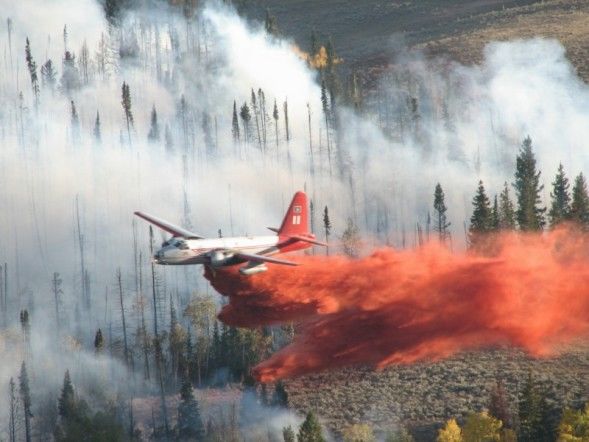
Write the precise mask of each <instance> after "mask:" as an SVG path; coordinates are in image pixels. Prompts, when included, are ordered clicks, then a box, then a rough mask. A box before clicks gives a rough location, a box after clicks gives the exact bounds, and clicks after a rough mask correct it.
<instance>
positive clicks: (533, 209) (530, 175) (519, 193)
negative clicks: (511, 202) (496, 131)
mask: <svg viewBox="0 0 589 442" xmlns="http://www.w3.org/2000/svg"><path fill="white" fill-rule="evenodd" d="M540 173H541V172H540V171H539V170H536V157H535V156H534V152H533V151H532V139H531V138H530V137H526V139H524V141H523V143H522V147H521V149H520V153H519V155H518V156H517V159H516V171H515V183H514V187H515V194H516V197H517V211H516V217H517V223H518V225H519V228H520V229H521V230H523V231H525V232H526V231H535V230H542V229H543V227H544V224H545V223H546V221H545V219H544V212H546V208H545V207H542V206H541V204H542V201H541V198H540V194H541V192H542V189H543V188H544V186H543V185H541V184H540Z"/></svg>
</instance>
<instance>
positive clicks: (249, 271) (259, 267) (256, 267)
mask: <svg viewBox="0 0 589 442" xmlns="http://www.w3.org/2000/svg"><path fill="white" fill-rule="evenodd" d="M267 270H268V267H266V264H263V263H262V264H256V263H249V264H248V265H246V266H244V267H242V268H240V269H239V273H241V274H242V275H245V276H251V275H255V274H257V273H263V272H265V271H267Z"/></svg>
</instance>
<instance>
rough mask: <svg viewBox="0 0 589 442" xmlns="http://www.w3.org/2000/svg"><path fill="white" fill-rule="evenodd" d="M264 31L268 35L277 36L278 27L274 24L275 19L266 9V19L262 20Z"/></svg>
mask: <svg viewBox="0 0 589 442" xmlns="http://www.w3.org/2000/svg"><path fill="white" fill-rule="evenodd" d="M264 29H265V30H266V32H267V33H268V35H273V36H277V35H278V26H277V24H276V17H274V16H273V15H271V14H270V10H269V9H268V8H266V18H265V19H264Z"/></svg>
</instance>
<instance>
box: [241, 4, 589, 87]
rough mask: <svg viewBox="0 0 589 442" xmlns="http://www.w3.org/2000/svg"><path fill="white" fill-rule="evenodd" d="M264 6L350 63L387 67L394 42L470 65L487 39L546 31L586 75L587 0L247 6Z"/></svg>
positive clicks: (255, 10) (287, 27)
mask: <svg viewBox="0 0 589 442" xmlns="http://www.w3.org/2000/svg"><path fill="white" fill-rule="evenodd" d="M441 4H443V6H440V5H441ZM266 8H269V10H270V12H271V14H272V15H274V16H275V17H276V18H277V21H278V25H279V28H280V29H281V31H282V33H283V34H285V35H287V36H292V37H293V38H294V39H295V40H296V41H297V43H298V44H299V45H300V46H301V47H303V48H308V46H309V40H310V35H311V33H312V31H313V29H315V30H316V32H317V34H318V35H319V36H320V37H326V36H331V37H332V38H333V41H334V43H335V46H336V48H337V51H338V53H339V55H340V56H342V57H343V58H344V60H345V62H346V63H345V64H346V66H349V67H350V66H353V67H355V68H359V69H365V68H367V67H373V66H382V65H385V64H387V63H388V62H389V61H390V60H391V58H392V56H393V55H394V53H395V48H398V46H399V42H405V43H406V44H407V45H408V46H410V47H417V48H424V49H426V51H427V52H428V53H429V54H433V55H437V54H450V55H451V56H452V57H453V58H455V59H458V60H460V61H462V62H464V63H472V62H476V61H478V60H480V59H481V56H482V49H483V47H484V45H485V44H486V43H488V42H489V41H493V40H507V39H514V38H530V37H535V36H544V37H550V38H557V39H559V40H560V41H561V42H562V43H563V44H564V45H565V47H566V49H567V52H568V54H569V58H570V59H571V60H572V61H573V63H574V65H575V67H576V68H577V70H578V71H579V74H580V75H581V77H582V78H583V79H584V80H585V81H587V80H589V66H588V65H587V63H586V60H587V59H588V56H589V45H588V44H587V42H588V41H589V3H588V2H586V1H581V0H548V1H533V0H511V1H509V0H506V1H500V0H478V1H466V0H451V1H445V2H437V1H431V0H428V1H419V2H418V1H415V0H414V1H391V2H384V1H382V0H367V1H363V2H350V1H345V0H325V1H321V2H316V1H312V0H254V1H250V2H248V3H247V6H246V9H245V11H246V13H247V14H248V15H249V16H250V17H255V18H257V19H262V18H263V14H264V10H265V9H266Z"/></svg>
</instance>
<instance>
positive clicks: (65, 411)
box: [57, 370, 76, 421]
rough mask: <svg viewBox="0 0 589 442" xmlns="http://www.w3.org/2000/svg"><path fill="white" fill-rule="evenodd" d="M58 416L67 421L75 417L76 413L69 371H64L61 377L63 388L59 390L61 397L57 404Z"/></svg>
mask: <svg viewBox="0 0 589 442" xmlns="http://www.w3.org/2000/svg"><path fill="white" fill-rule="evenodd" d="M57 405H58V410H59V416H60V417H61V418H62V420H65V421H67V420H68V419H72V418H73V417H74V416H75V411H76V398H75V395H74V386H73V385H72V380H71V378H70V371H69V370H66V372H65V375H64V377H63V387H62V389H61V395H60V396H59V401H58V403H57Z"/></svg>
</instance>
